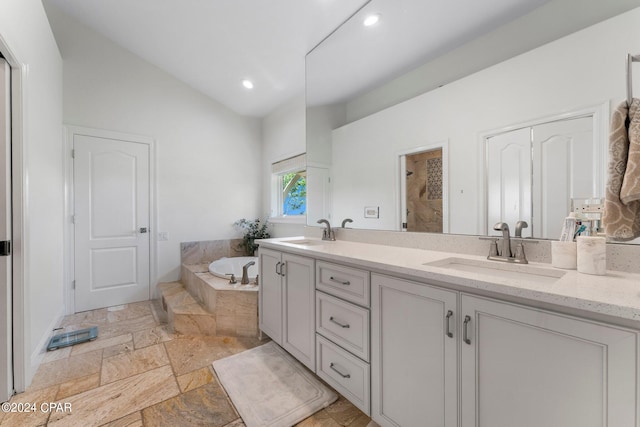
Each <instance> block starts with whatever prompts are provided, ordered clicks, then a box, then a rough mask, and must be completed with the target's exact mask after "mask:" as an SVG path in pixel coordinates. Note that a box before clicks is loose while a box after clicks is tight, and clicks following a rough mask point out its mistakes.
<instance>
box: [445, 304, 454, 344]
mask: <svg viewBox="0 0 640 427" xmlns="http://www.w3.org/2000/svg"><path fill="white" fill-rule="evenodd" d="M452 316H453V311H451V310H449V311H447V316H446V319H447V336H448V337H449V338H453V332H451V317H452Z"/></svg>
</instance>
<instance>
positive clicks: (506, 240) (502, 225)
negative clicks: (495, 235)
mask: <svg viewBox="0 0 640 427" xmlns="http://www.w3.org/2000/svg"><path fill="white" fill-rule="evenodd" d="M493 229H494V230H496V231H502V244H501V246H502V248H501V250H500V251H499V253H498V256H499V257H500V258H511V257H512V256H513V254H512V253H511V236H509V224H507V223H506V222H499V223H497V224H496V225H494V226H493Z"/></svg>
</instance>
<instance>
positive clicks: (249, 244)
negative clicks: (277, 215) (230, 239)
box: [233, 218, 271, 256]
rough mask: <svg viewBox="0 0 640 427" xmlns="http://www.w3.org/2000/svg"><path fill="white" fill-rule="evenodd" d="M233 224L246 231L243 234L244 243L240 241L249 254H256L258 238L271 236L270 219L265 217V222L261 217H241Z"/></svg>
mask: <svg viewBox="0 0 640 427" xmlns="http://www.w3.org/2000/svg"><path fill="white" fill-rule="evenodd" d="M233 225H234V226H235V227H236V228H237V229H239V230H242V231H243V232H244V235H243V236H242V243H240V247H243V248H244V249H245V251H246V253H247V254H249V255H252V256H253V255H254V253H255V251H256V249H258V244H256V242H255V240H256V239H268V238H269V237H271V235H270V234H269V219H268V218H267V219H265V220H264V221H263V222H260V220H259V219H256V220H254V221H250V220H247V219H245V218H242V219H239V220H237V221H236V222H234V223H233Z"/></svg>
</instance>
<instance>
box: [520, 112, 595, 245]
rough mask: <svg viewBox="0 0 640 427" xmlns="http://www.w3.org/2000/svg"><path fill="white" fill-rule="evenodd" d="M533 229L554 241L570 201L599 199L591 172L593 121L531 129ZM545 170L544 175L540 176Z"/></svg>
mask: <svg viewBox="0 0 640 427" xmlns="http://www.w3.org/2000/svg"><path fill="white" fill-rule="evenodd" d="M532 144H533V152H534V153H537V155H535V154H534V156H533V207H534V212H533V229H534V230H536V237H541V238H543V239H557V238H559V237H560V234H561V232H562V221H561V220H559V219H561V218H564V217H566V216H567V214H568V213H569V212H570V210H571V199H573V198H581V199H590V198H593V197H601V196H602V190H601V189H600V188H598V182H597V181H598V174H595V173H593V167H592V165H593V164H594V163H595V162H596V158H597V155H596V146H595V144H594V140H593V118H592V117H591V116H589V117H581V118H577V119H569V120H560V121H557V122H551V123H544V124H541V125H538V126H534V127H533V128H532ZM542 171H545V173H542Z"/></svg>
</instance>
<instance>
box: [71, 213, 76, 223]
mask: <svg viewBox="0 0 640 427" xmlns="http://www.w3.org/2000/svg"><path fill="white" fill-rule="evenodd" d="M75 223H76V216H75V215H71V224H75Z"/></svg>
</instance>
